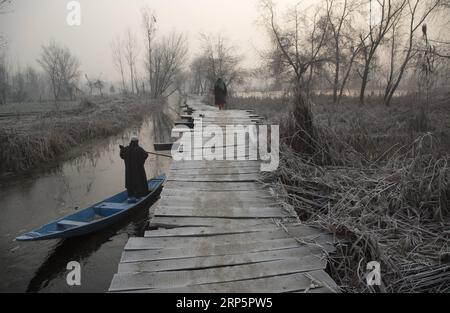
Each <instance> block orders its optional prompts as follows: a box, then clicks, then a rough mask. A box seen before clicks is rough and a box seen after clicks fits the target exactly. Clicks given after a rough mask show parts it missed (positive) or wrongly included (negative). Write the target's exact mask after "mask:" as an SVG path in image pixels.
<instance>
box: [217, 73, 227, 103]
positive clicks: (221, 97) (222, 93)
mask: <svg viewBox="0 0 450 313" xmlns="http://www.w3.org/2000/svg"><path fill="white" fill-rule="evenodd" d="M214 96H215V101H216V104H224V103H226V99H227V85H226V84H225V82H224V81H223V80H221V79H218V80H217V82H216V83H215V84H214Z"/></svg>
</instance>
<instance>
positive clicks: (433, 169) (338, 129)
mask: <svg viewBox="0 0 450 313" xmlns="http://www.w3.org/2000/svg"><path fill="white" fill-rule="evenodd" d="M329 100H330V97H328V98H327V97H322V98H316V99H314V103H312V104H311V111H312V114H313V134H309V133H307V132H305V131H303V130H302V129H301V128H300V125H303V121H299V120H297V119H296V118H295V117H296V116H299V115H297V114H295V113H296V112H295V111H294V112H293V111H291V110H292V108H293V101H292V99H283V98H279V99H264V100H262V101H261V100H260V99H241V98H239V99H230V105H229V107H228V108H233V107H238V108H240V109H252V110H255V112H256V114H261V115H264V116H265V117H266V118H268V119H269V122H270V123H277V124H280V125H281V134H282V140H281V141H282V146H281V147H280V166H279V168H278V170H277V171H275V172H273V173H270V174H268V175H266V176H265V181H266V183H268V184H269V185H270V186H271V187H272V188H273V190H274V191H275V192H276V194H277V197H278V200H279V201H280V202H283V203H285V205H286V206H289V207H292V208H293V209H295V210H296V212H297V214H298V216H299V217H300V219H301V220H302V221H303V222H304V223H306V224H309V225H314V226H316V227H319V228H321V229H324V230H327V231H329V232H330V233H332V234H334V235H335V236H336V238H337V242H338V243H337V244H336V247H337V251H336V253H333V254H330V255H329V256H328V261H329V267H328V273H329V274H330V275H331V276H332V278H333V279H334V280H335V281H336V282H337V283H338V285H339V286H340V287H341V289H342V290H343V291H345V292H448V291H449V285H448V281H449V272H450V263H449V257H450V248H449V242H450V233H449V231H448V229H449V228H450V167H449V164H450V149H449V145H448V142H449V141H448V138H450V125H449V124H448V121H449V119H450V110H449V106H448V104H449V97H448V94H447V95H436V97H435V98H434V99H433V102H432V103H431V104H430V107H429V111H428V112H429V114H428V116H427V124H426V125H425V126H426V129H423V128H422V127H423V126H424V124H423V123H422V122H423V120H421V116H420V114H417V113H418V110H417V107H416V104H415V103H414V101H412V99H409V100H408V98H407V97H404V98H400V99H396V101H394V103H393V104H392V106H391V107H389V108H387V107H385V106H384V105H382V104H377V103H370V105H367V106H365V107H362V108H361V107H359V106H358V104H357V103H356V102H355V101H351V100H352V99H348V100H349V101H347V102H344V103H342V104H341V105H332V104H330V102H329ZM374 100H375V99H374ZM291 112H292V113H291ZM421 128H422V129H421ZM309 136H311V138H309ZM305 138H307V139H308V140H305ZM308 143H309V144H311V143H312V146H313V147H312V149H311V151H312V152H313V153H305V151H302V150H301V149H299V147H302V146H304V145H305V144H308ZM371 261H376V262H379V263H380V264H381V279H382V284H381V285H380V286H368V284H367V282H366V279H365V275H366V272H367V270H366V266H367V264H368V263H369V262H371Z"/></svg>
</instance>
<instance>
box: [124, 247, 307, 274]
mask: <svg viewBox="0 0 450 313" xmlns="http://www.w3.org/2000/svg"><path fill="white" fill-rule="evenodd" d="M309 255H311V251H305V250H304V249H300V248H297V249H283V250H274V251H264V252H252V253H242V254H234V255H223V256H206V257H194V258H181V259H170V260H158V261H138V262H127V263H120V264H119V269H118V273H137V272H161V271H181V270H184V271H187V270H199V269H205V268H212V267H223V266H232V265H243V264H255V263H261V262H268V261H275V260H287V259H291V258H296V259H298V260H299V261H300V262H301V258H303V257H305V256H309Z"/></svg>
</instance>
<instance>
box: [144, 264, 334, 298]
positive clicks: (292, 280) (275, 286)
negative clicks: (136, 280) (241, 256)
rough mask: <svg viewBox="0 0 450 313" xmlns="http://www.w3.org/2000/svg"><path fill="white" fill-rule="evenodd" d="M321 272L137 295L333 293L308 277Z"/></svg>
mask: <svg viewBox="0 0 450 313" xmlns="http://www.w3.org/2000/svg"><path fill="white" fill-rule="evenodd" d="M322 272H323V271H321V270H318V271H310V272H306V273H295V274H288V275H283V276H271V277H264V278H257V279H250V280H239V281H232V282H226V283H212V284H211V283H209V284H200V285H193V286H188V287H178V288H167V289H143V290H139V291H137V292H139V293H166V292H170V293H183V294H185V293H188V294H189V293H248V292H249V290H251V292H252V293H288V292H289V293H312V292H321V293H334V292H335V290H333V289H330V288H328V287H317V286H315V285H314V284H313V283H312V280H311V278H310V277H314V278H315V277H319V276H320V278H321V279H323V275H320V274H319V273H322Z"/></svg>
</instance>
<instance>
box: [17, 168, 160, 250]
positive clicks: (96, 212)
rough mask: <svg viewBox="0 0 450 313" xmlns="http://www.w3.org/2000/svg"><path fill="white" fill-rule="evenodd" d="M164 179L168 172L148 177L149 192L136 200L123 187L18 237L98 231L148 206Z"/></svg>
mask: <svg viewBox="0 0 450 313" xmlns="http://www.w3.org/2000/svg"><path fill="white" fill-rule="evenodd" d="M165 180H166V175H165V174H162V175H160V176H158V177H155V178H153V179H150V180H149V181H148V187H149V190H150V193H149V194H148V195H147V196H146V197H142V198H139V199H137V201H136V202H135V203H129V202H128V194H127V192H126V191H123V192H121V193H118V194H116V195H115V196H112V197H110V198H108V199H105V200H103V201H102V202H99V203H96V204H94V205H92V206H90V207H88V208H86V209H84V210H82V211H80V212H77V213H74V214H71V215H68V216H66V217H64V218H61V219H59V220H57V221H54V222H51V223H49V224H46V225H44V226H42V227H40V228H38V229H36V230H33V231H31V232H29V233H26V234H24V235H22V236H19V237H17V238H16V240H18V241H35V240H47V239H63V238H69V237H75V236H82V235H86V234H89V233H92V232H96V231H98V230H100V229H102V228H105V227H107V226H109V225H111V224H113V223H115V222H117V221H119V220H121V219H122V218H123V217H125V216H126V215H127V214H129V213H130V212H131V211H133V210H136V209H139V208H144V207H147V206H148V205H149V204H150V203H151V202H152V201H153V200H155V199H156V198H157V197H158V196H159V194H160V192H161V189H162V186H163V183H164V181H165Z"/></svg>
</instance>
